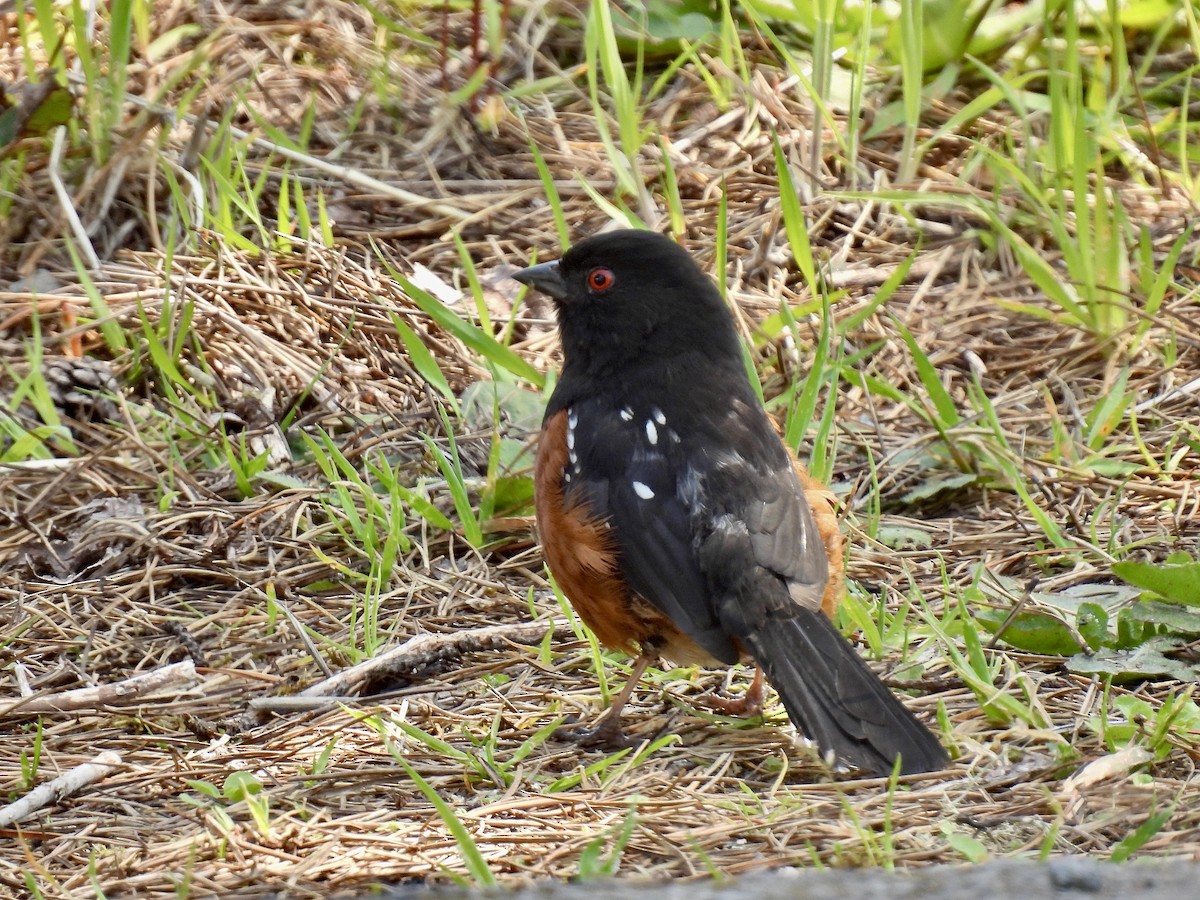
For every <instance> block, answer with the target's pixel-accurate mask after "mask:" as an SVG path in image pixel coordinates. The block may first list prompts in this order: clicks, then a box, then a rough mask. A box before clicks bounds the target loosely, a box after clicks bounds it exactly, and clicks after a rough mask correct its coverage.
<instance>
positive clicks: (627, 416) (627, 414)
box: [621, 406, 633, 422]
mask: <svg viewBox="0 0 1200 900" xmlns="http://www.w3.org/2000/svg"><path fill="white" fill-rule="evenodd" d="M621 420H622V421H625V422H632V421H633V410H632V409H630V408H629V407H628V406H625V407H622V408H621Z"/></svg>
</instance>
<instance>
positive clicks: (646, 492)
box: [633, 481, 654, 500]
mask: <svg viewBox="0 0 1200 900" xmlns="http://www.w3.org/2000/svg"><path fill="white" fill-rule="evenodd" d="M633 492H634V493H635V494H637V495H638V496H639V497H641V498H642V499H643V500H653V499H654V491H652V490H650V486H649V485H646V484H642V483H641V482H640V481H635V482H634V483H633Z"/></svg>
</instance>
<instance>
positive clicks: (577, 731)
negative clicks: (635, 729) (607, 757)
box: [554, 715, 642, 750]
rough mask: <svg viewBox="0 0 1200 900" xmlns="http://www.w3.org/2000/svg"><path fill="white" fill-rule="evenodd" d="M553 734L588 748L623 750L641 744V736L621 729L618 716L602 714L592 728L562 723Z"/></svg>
mask: <svg viewBox="0 0 1200 900" xmlns="http://www.w3.org/2000/svg"><path fill="white" fill-rule="evenodd" d="M554 735H555V737H560V738H563V739H564V740H568V741H571V742H572V743H575V744H578V745H579V746H580V747H583V748H585V749H588V750H625V749H633V748H636V747H639V746H641V744H642V739H641V738H636V737H630V736H629V735H627V734H626V733H625V732H624V731H623V730H622V729H621V720H620V718H619V717H618V716H612V715H606V716H604V717H603V718H602V719H601V720H600V721H599V722H598V723H597V724H596V726H595V727H593V728H582V727H580V728H574V727H572V726H570V725H564V726H563V727H561V728H559V729H557V730H556V731H555V732H554Z"/></svg>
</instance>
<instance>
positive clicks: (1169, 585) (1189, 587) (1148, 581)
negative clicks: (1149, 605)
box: [1112, 562, 1200, 606]
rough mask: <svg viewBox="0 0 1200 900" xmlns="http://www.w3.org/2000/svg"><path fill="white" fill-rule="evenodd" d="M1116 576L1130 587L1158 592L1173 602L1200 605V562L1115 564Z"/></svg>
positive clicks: (1114, 572) (1114, 571)
mask: <svg viewBox="0 0 1200 900" xmlns="http://www.w3.org/2000/svg"><path fill="white" fill-rule="evenodd" d="M1112 570H1113V574H1114V575H1116V576H1117V577H1118V578H1120V579H1121V580H1123V581H1127V582H1129V584H1132V585H1136V586H1137V587H1140V588H1144V589H1145V590H1148V591H1154V592H1155V593H1156V594H1161V595H1162V596H1163V597H1164V598H1165V599H1167V600H1169V601H1171V602H1173V603H1182V604H1184V605H1185V606H1200V562H1192V563H1187V564H1184V565H1175V566H1172V565H1161V564H1158V563H1140V562H1119V563H1114V564H1113V567H1112Z"/></svg>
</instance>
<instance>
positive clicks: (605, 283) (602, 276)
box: [587, 269, 617, 294]
mask: <svg viewBox="0 0 1200 900" xmlns="http://www.w3.org/2000/svg"><path fill="white" fill-rule="evenodd" d="M616 283H617V276H616V275H614V274H613V273H612V269H592V271H590V272H588V277H587V284H588V287H589V288H591V289H592V291H593V292H595V293H597V294H603V293H604V292H605V291H607V290H608V289H609V288H610V287H612V286H613V285H614V284H616Z"/></svg>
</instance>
